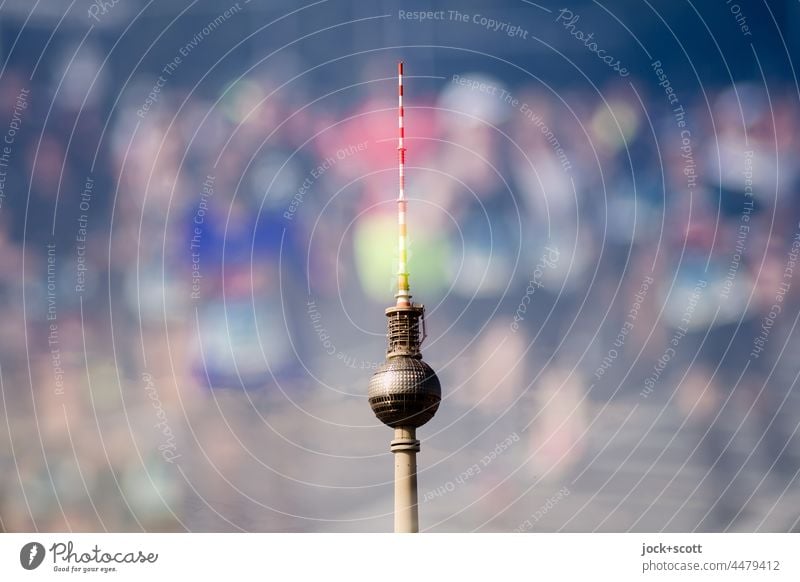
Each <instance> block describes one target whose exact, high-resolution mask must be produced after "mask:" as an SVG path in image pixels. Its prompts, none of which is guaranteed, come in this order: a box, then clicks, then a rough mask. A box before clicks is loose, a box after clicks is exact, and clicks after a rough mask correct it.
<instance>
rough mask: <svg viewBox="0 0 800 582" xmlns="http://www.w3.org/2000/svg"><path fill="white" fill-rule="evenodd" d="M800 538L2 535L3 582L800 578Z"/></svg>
mask: <svg viewBox="0 0 800 582" xmlns="http://www.w3.org/2000/svg"><path fill="white" fill-rule="evenodd" d="M798 542H800V537H797V536H796V535H793V534H422V535H394V534H155V533H154V534H69V533H61V534H59V533H56V534H36V533H31V534H2V535H0V580H13V581H17V580H20V581H24V580H51V579H52V580H67V579H69V580H109V581H110V580H114V581H122V580H137V581H139V580H187V579H188V578H187V576H194V578H193V579H195V580H203V581H206V580H215V579H219V580H224V581H226V582H227V581H239V580H260V581H263V580H271V579H278V580H287V579H288V580H304V581H305V580H315V579H334V580H340V579H341V580H353V581H360V580H370V581H374V580H389V581H391V580H401V579H402V580H404V581H407V580H421V581H424V580H436V581H437V582H441V581H442V580H459V581H461V580H498V581H499V580H503V581H506V580H518V579H519V580H578V579H582V580H598V579H600V580H605V579H612V578H613V579H614V580H719V581H726V582H727V581H729V580H753V581H755V580H774V581H778V580H793V581H795V580H800V569H798V562H800V558H798V547H799V544H798Z"/></svg>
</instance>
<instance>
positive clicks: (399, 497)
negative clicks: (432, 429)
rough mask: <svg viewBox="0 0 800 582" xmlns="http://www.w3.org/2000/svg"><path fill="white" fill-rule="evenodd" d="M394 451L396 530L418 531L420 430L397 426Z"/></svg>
mask: <svg viewBox="0 0 800 582" xmlns="http://www.w3.org/2000/svg"><path fill="white" fill-rule="evenodd" d="M391 450H392V453H394V531H395V533H417V532H419V512H418V509H417V453H418V452H419V441H418V440H417V429H416V428H414V427H398V428H395V429H394V440H393V441H392V444H391Z"/></svg>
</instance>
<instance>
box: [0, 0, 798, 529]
mask: <svg viewBox="0 0 800 582" xmlns="http://www.w3.org/2000/svg"><path fill="white" fill-rule="evenodd" d="M496 4H497V3H492V4H490V3H481V2H475V1H467V2H444V1H432V2H427V3H422V2H403V3H402V4H401V3H399V2H388V1H380V2H374V3H366V2H365V3H357V2H353V1H343V0H327V1H326V0H321V1H318V2H309V3H307V4H297V3H294V2H289V1H288V0H272V1H261V0H251V1H247V0H239V1H238V2H233V3H227V2H219V1H211V0H196V1H187V0H169V1H164V2H145V1H144V0H107V1H105V2H103V1H100V0H96V1H94V2H89V1H86V0H76V1H67V0H49V1H48V2H36V3H30V2H23V1H22V0H9V1H6V2H4V3H3V4H2V7H0V78H1V79H2V82H0V103H2V115H0V134H2V136H3V137H2V140H3V142H2V143H0V148H1V149H0V246H2V251H1V252H0V265H2V268H0V394H1V395H2V399H0V409H1V410H2V415H0V419H2V420H1V421H0V423H1V424H3V425H5V426H3V428H2V430H0V469H1V470H0V530H3V531H32V530H36V531H106V530H108V531H298V532H300V531H303V532H322V531H326V532H337V531H388V530H390V529H391V522H392V516H391V510H392V502H391V496H392V482H391V480H392V466H393V462H392V459H391V454H390V453H389V440H390V438H391V432H390V431H389V429H387V428H386V427H384V426H382V425H380V424H379V423H378V421H377V420H376V419H375V418H374V417H373V415H372V412H371V411H370V408H369V406H368V404H367V401H366V387H367V382H368V380H369V377H370V375H371V374H372V372H373V371H374V369H375V368H376V366H377V365H378V364H379V363H380V362H382V361H383V358H384V351H385V337H384V334H385V316H384V314H383V309H384V308H385V307H387V306H389V305H390V304H391V303H392V302H393V295H394V289H393V281H394V279H393V277H392V273H393V270H394V269H395V268H396V256H395V240H396V239H395V226H394V221H395V215H394V212H395V205H394V203H393V200H394V198H395V197H396V191H397V177H396V176H397V173H396V172H397V170H396V151H395V148H396V141H395V139H396V138H395V132H396V118H395V115H396V111H395V107H396V77H395V72H396V61H397V60H399V59H403V60H404V61H405V63H406V85H405V96H406V127H407V129H406V135H407V147H408V154H407V159H408V169H407V175H408V186H407V192H408V195H409V197H410V199H411V203H410V205H409V212H410V217H409V231H410V239H411V256H410V273H411V287H412V293H413V294H414V297H415V299H416V300H417V301H419V302H422V303H425V305H426V307H427V328H428V338H427V340H426V342H425V344H424V346H423V349H424V354H425V359H426V361H428V362H429V363H430V364H431V365H432V366H433V367H434V369H435V370H436V371H437V372H438V374H439V377H440V378H441V381H442V386H443V392H444V395H443V401H442V405H441V407H440V409H439V412H438V414H437V416H436V418H435V419H434V420H433V421H432V422H430V423H429V424H428V425H426V426H425V427H424V428H423V429H422V430H421V431H420V438H421V440H422V453H421V456H420V458H419V463H420V475H419V497H420V526H421V528H422V529H423V530H425V531H518V532H526V531H694V530H696V531H791V530H798V529H800V525H799V524H800V521H799V520H800V493H798V471H800V449H799V448H798V446H799V445H800V443H799V442H798V441H799V440H800V438H799V437H798V435H797V431H798V426H799V425H800V415H799V412H800V401H799V400H798V393H797V388H796V386H797V379H798V374H800V362H798V358H797V357H795V355H796V353H797V350H798V349H800V336H799V335H798V331H797V329H796V326H797V321H798V317H799V316H800V303H799V302H798V299H799V297H798V290H799V289H800V272H797V271H798V270H800V266H799V265H800V264H799V263H798V262H797V261H798V257H800V207H799V204H798V203H799V202H800V196H798V164H797V162H796V160H797V159H798V154H800V151H799V149H800V148H799V147H798V137H797V136H798V135H799V134H800V132H799V131H798V130H799V129H800V110H799V109H798V97H800V89H798V83H797V77H796V70H795V66H794V59H795V58H796V57H797V55H798V48H799V47H798V42H799V40H798V39H800V35H798V32H799V31H800V7H799V6H798V3H797V2H790V1H788V0H787V1H785V2H784V1H778V2H770V3H768V4H767V3H745V2H741V3H740V4H736V3H734V2H714V3H684V2H677V3H671V2H670V3H666V2H659V3H648V2H642V1H640V0H624V1H621V2H614V3H602V2H586V1H583V0H574V1H571V2H570V3H569V4H568V5H563V4H555V3H553V2H550V1H549V0H544V1H542V2H539V3H533V2H527V1H524V0H520V1H519V2H513V1H509V2H504V3H500V4H501V5H496ZM418 11H427V12H423V13H420V12H418Z"/></svg>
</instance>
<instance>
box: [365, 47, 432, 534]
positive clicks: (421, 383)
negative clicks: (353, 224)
mask: <svg viewBox="0 0 800 582" xmlns="http://www.w3.org/2000/svg"><path fill="white" fill-rule="evenodd" d="M397 78H398V92H399V95H398V97H399V102H398V105H399V108H398V143H397V153H398V161H399V173H400V191H399V194H398V197H397V223H398V234H399V242H398V251H399V267H398V270H397V295H395V298H396V299H397V302H396V304H395V305H394V306H392V307H389V308H387V309H386V317H387V318H388V319H389V321H388V335H387V339H388V347H387V349H386V361H385V362H384V363H383V364H381V366H380V367H379V368H378V369H377V371H376V372H375V374H373V375H372V378H371V379H370V381H369V390H368V395H369V405H370V406H371V407H372V411H373V412H374V413H375V416H377V417H378V420H380V421H381V422H383V423H384V424H386V425H388V426H390V427H392V428H393V429H394V439H393V440H392V442H391V451H392V453H394V531H395V532H397V533H416V532H418V531H419V516H418V511H417V453H418V452H419V441H418V440H417V427H420V426H422V425H423V424H425V423H426V422H428V421H429V420H430V419H431V418H433V415H434V414H436V410H437V409H438V408H439V402H440V401H441V399H442V388H441V386H440V384H439V378H437V377H436V373H435V372H434V371H433V369H432V368H431V367H430V366H429V365H428V364H426V363H425V362H423V361H422V353H421V352H420V344H422V341H423V340H424V339H425V335H426V333H425V306H424V305H419V304H415V303H413V302H412V301H411V294H410V292H409V285H408V266H407V264H406V262H407V258H408V238H407V230H406V209H407V207H408V202H407V200H406V196H405V161H406V148H405V145H404V138H405V131H404V128H403V63H402V61H401V62H399V63H398V65H397ZM420 328H421V329H420ZM420 333H421V335H420Z"/></svg>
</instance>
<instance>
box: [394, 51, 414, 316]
mask: <svg viewBox="0 0 800 582" xmlns="http://www.w3.org/2000/svg"><path fill="white" fill-rule="evenodd" d="M403 117H404V112H403V61H400V62H398V63H397V132H398V133H397V158H398V172H399V178H400V190H399V192H398V196H397V226H398V235H399V239H398V251H399V253H398V254H399V261H398V269H397V295H396V297H397V305H402V306H405V305H410V304H411V294H410V293H409V286H408V236H407V235H408V232H407V230H406V210H407V208H408V202H407V201H406V192H405V187H406V180H405V173H406V148H405V127H404V124H403Z"/></svg>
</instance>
